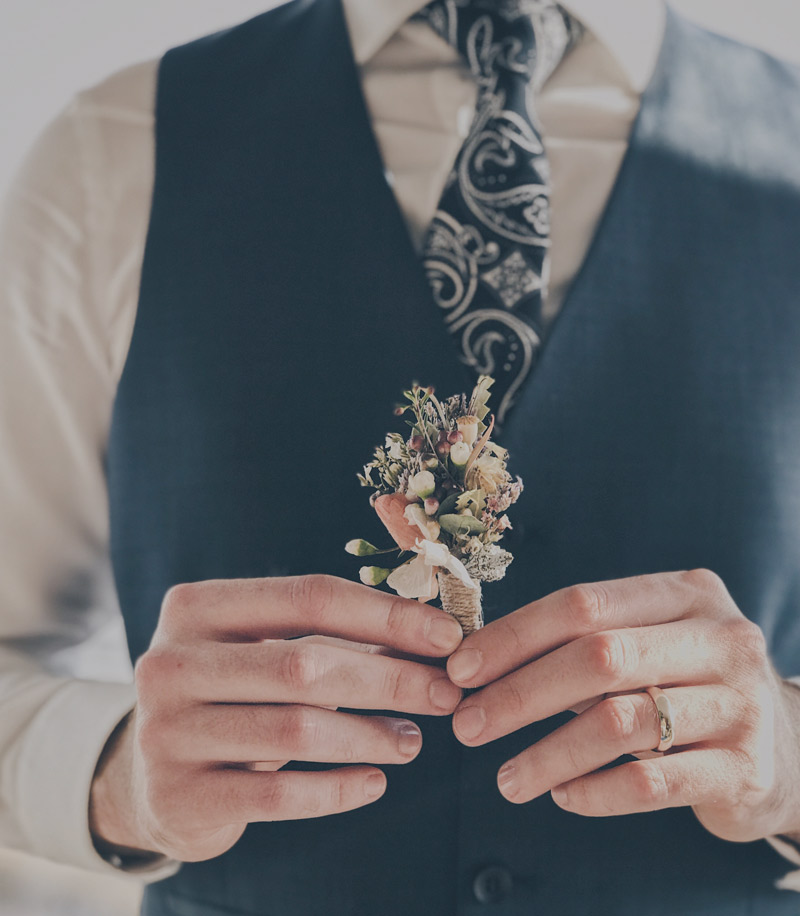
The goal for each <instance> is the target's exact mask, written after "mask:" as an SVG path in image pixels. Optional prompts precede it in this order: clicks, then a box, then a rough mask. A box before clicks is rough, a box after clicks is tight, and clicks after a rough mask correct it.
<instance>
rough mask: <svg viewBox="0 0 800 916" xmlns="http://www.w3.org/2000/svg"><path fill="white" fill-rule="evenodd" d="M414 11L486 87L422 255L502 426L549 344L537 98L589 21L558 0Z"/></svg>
mask: <svg viewBox="0 0 800 916" xmlns="http://www.w3.org/2000/svg"><path fill="white" fill-rule="evenodd" d="M414 18H415V19H424V20H425V21H427V22H428V23H429V24H430V25H431V27H432V28H433V29H434V30H435V31H436V32H437V33H438V34H439V35H440V36H441V37H442V38H444V39H445V40H446V41H447V42H448V43H450V44H451V45H452V46H453V47H455V48H456V49H457V50H458V51H459V52H460V53H461V55H462V56H463V57H464V59H465V61H466V62H467V64H468V66H469V68H470V71H471V72H472V75H473V77H474V78H475V80H476V81H477V84H478V95H477V101H476V112H475V118H474V120H473V122H472V126H471V128H470V131H469V134H468V135H467V137H466V139H465V141H464V144H463V146H462V147H461V149H460V150H459V152H458V155H457V156H456V159H455V162H454V164H453V168H452V171H451V172H450V175H449V177H448V180H447V183H446V186H445V189H444V192H443V193H442V197H441V200H440V202H439V206H438V208H437V211H436V214H435V216H434V219H433V221H432V223H431V225H430V227H429V229H428V230H427V233H426V236H425V239H424V242H423V249H422V257H423V261H424V265H425V270H426V272H427V275H428V278H429V280H430V283H431V286H432V289H433V294H434V298H435V300H436V303H437V305H438V306H439V307H440V308H441V310H442V312H443V313H444V319H445V322H446V324H447V327H448V329H449V331H450V332H451V334H452V335H453V336H454V338H455V339H456V341H457V346H458V348H459V355H460V357H461V359H462V360H463V361H464V362H466V363H467V364H468V365H470V366H472V367H473V368H474V369H475V371H476V372H477V373H487V374H489V375H492V376H494V378H495V380H496V384H495V387H494V389H493V392H492V394H493V398H492V400H493V401H494V403H495V404H496V405H498V407H497V413H496V417H497V421H498V423H502V422H503V420H504V419H505V417H506V416H507V414H508V411H509V408H510V407H511V405H512V404H513V403H514V400H515V398H516V396H517V394H518V393H519V391H520V388H521V386H522V385H523V383H524V381H525V379H526V377H527V376H528V375H529V373H530V371H531V369H532V367H533V365H534V364H535V361H536V358H537V355H538V352H539V349H540V347H541V342H542V336H543V328H542V321H541V315H542V301H543V298H544V296H545V293H546V290H547V281H548V267H549V261H548V249H549V245H550V221H549V215H550V214H549V211H550V192H549V184H548V180H549V176H548V163H547V159H546V156H545V152H544V147H543V145H542V139H541V130H540V128H539V125H538V122H537V118H536V114H535V111H534V110H533V107H532V104H531V102H532V99H533V98H535V95H536V92H537V90H538V89H539V88H540V87H541V86H542V85H543V84H544V83H545V81H546V80H547V78H548V77H549V76H550V74H551V73H552V72H553V70H555V68H556V66H557V65H558V64H559V62H560V61H561V59H562V58H563V56H564V54H565V53H566V52H567V51H568V50H569V49H570V48H571V47H572V46H573V45H574V44H575V42H576V41H577V40H578V38H579V37H580V34H581V32H582V30H581V27H580V25H579V23H577V22H576V21H575V20H574V19H572V18H571V17H570V16H569V14H568V13H567V12H566V11H565V10H563V9H562V8H561V7H560V6H559V5H558V4H557V3H555V2H553V0H434V2H432V3H430V4H429V5H428V6H426V7H425V8H424V9H423V10H422V11H421V12H420V13H418V14H417V16H415V17H414Z"/></svg>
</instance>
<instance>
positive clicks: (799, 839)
mask: <svg viewBox="0 0 800 916" xmlns="http://www.w3.org/2000/svg"><path fill="white" fill-rule="evenodd" d="M780 699H781V702H780V704H779V709H780V714H779V719H778V721H776V728H782V730H783V733H784V735H785V736H786V740H785V741H784V742H782V743H781V744H782V749H779V751H778V754H777V759H776V762H775V764H776V773H777V774H779V775H778V779H779V781H780V783H781V786H782V789H781V791H780V800H779V802H778V804H776V806H775V813H776V815H778V816H779V818H780V819H779V821H778V823H777V824H776V827H775V829H774V830H773V831H771V835H774V836H779V837H781V838H782V839H784V840H785V841H786V842H788V843H791V844H792V845H794V846H798V847H800V685H798V684H797V683H795V682H792V681H786V680H783V679H781V681H780ZM779 748H781V745H780V744H779Z"/></svg>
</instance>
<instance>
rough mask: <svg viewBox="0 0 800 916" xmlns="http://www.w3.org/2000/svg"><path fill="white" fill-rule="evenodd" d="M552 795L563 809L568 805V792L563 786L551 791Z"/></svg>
mask: <svg viewBox="0 0 800 916" xmlns="http://www.w3.org/2000/svg"><path fill="white" fill-rule="evenodd" d="M550 795H551V796H552V799H553V801H554V802H555V803H556V804H557V805H561V806H562V807H563V806H564V805H566V803H567V790H566V789H565V788H564V787H563V786H556V787H555V788H554V789H551V790H550Z"/></svg>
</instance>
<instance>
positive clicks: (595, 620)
mask: <svg viewBox="0 0 800 916" xmlns="http://www.w3.org/2000/svg"><path fill="white" fill-rule="evenodd" d="M564 603H565V605H566V607H567V612H568V613H569V615H570V617H571V618H572V621H573V623H574V624H575V625H576V627H577V628H578V629H579V630H581V631H587V632H595V631H596V630H598V629H602V627H603V624H604V621H605V620H607V618H608V604H609V602H608V594H607V592H606V590H605V588H604V587H603V586H602V585H599V584H598V583H594V584H592V585H571V586H570V587H569V588H567V589H565V591H564Z"/></svg>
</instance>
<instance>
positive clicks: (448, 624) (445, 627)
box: [427, 617, 464, 652]
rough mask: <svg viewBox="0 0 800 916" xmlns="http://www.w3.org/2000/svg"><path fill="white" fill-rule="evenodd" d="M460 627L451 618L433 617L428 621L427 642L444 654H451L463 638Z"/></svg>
mask: <svg viewBox="0 0 800 916" xmlns="http://www.w3.org/2000/svg"><path fill="white" fill-rule="evenodd" d="M463 635H464V634H463V633H462V632H461V627H460V626H459V625H458V622H457V621H455V620H453V618H452V617H435V618H434V619H432V620H429V621H428V632H427V636H428V642H429V643H430V644H431V645H432V646H435V647H436V648H437V649H441V650H442V651H445V652H452V651H453V649H455V647H456V646H457V645H458V644H459V643H460V642H461V639H462V637H463Z"/></svg>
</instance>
